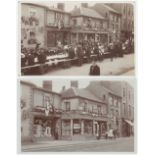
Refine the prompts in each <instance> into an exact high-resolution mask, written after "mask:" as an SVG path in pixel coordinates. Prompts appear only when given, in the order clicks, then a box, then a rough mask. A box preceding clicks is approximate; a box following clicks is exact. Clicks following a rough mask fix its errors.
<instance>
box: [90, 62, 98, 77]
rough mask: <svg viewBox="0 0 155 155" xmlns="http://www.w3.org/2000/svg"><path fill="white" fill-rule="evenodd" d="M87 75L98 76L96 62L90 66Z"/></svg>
mask: <svg viewBox="0 0 155 155" xmlns="http://www.w3.org/2000/svg"><path fill="white" fill-rule="evenodd" d="M89 75H100V67H99V66H98V65H97V64H96V60H94V61H93V64H92V65H91V66H90V71H89Z"/></svg>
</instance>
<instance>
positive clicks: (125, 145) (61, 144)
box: [22, 137, 134, 152]
mask: <svg viewBox="0 0 155 155" xmlns="http://www.w3.org/2000/svg"><path fill="white" fill-rule="evenodd" d="M22 152H134V137H127V138H117V139H114V140H105V139H101V140H89V141H87V140H85V141H64V140H63V141H62V140H59V141H46V142H45V141H44V142H38V143H34V144H32V143H31V144H27V145H22Z"/></svg>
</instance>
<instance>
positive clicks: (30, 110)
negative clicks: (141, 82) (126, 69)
mask: <svg viewBox="0 0 155 155" xmlns="http://www.w3.org/2000/svg"><path fill="white" fill-rule="evenodd" d="M134 92H135V80H133V79H128V80H127V79H126V80H116V81H114V80H112V81H110V80H106V81H105V80H92V79H91V80H89V79H80V80H75V79H74V80H69V79H68V80H67V79H52V80H49V79H48V80H42V79H22V80H20V81H19V94H20V95H19V97H18V98H19V104H18V107H19V110H18V111H19V112H18V114H19V120H20V121H19V122H18V128H19V132H20V134H18V135H20V137H18V141H19V144H20V145H21V147H20V148H21V150H19V151H20V152H134V151H135V147H134V146H135V136H136V135H135V134H136V133H135V117H134V109H135V93H134Z"/></svg>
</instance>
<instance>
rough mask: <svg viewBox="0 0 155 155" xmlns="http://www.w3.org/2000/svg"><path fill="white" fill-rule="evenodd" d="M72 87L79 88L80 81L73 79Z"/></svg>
mask: <svg viewBox="0 0 155 155" xmlns="http://www.w3.org/2000/svg"><path fill="white" fill-rule="evenodd" d="M71 87H75V88H78V87H79V86H78V81H71Z"/></svg>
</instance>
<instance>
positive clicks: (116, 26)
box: [91, 3, 121, 43]
mask: <svg viewBox="0 0 155 155" xmlns="http://www.w3.org/2000/svg"><path fill="white" fill-rule="evenodd" d="M91 8H92V9H94V10H95V11H96V12H98V13H99V14H100V15H101V16H102V17H103V18H105V19H107V21H108V36H109V38H108V43H111V42H115V41H117V40H120V37H121V14H120V13H119V12H118V11H117V10H115V9H113V8H112V7H110V6H108V5H106V4H104V3H96V4H95V5H94V6H92V7H91Z"/></svg>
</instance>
